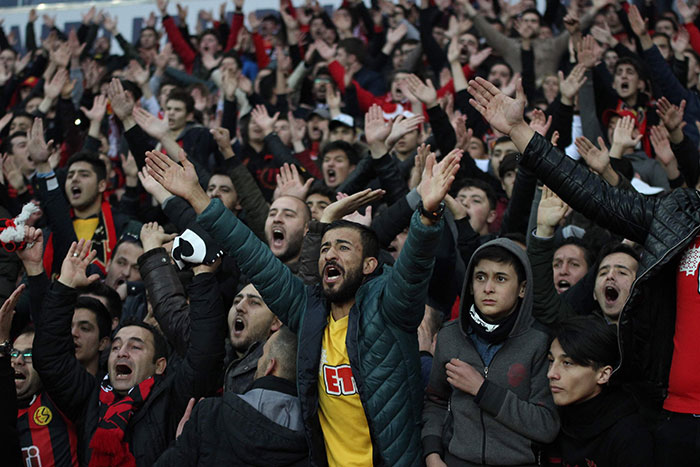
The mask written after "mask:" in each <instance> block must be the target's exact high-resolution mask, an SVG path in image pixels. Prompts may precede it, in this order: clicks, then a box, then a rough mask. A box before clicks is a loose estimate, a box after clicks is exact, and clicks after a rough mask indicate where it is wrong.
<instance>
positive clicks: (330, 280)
mask: <svg viewBox="0 0 700 467" xmlns="http://www.w3.org/2000/svg"><path fill="white" fill-rule="evenodd" d="M344 273H345V270H344V269H343V268H342V267H340V266H339V265H338V264H337V263H335V262H329V263H326V265H325V266H324V267H323V283H324V284H335V283H336V282H338V281H339V280H340V279H342V278H343V274H344Z"/></svg>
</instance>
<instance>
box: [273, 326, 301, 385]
mask: <svg viewBox="0 0 700 467" xmlns="http://www.w3.org/2000/svg"><path fill="white" fill-rule="evenodd" d="M273 337H274V339H273ZM269 338H270V339H273V340H272V342H271V343H270V348H269V354H268V356H269V358H274V359H275V360H276V361H277V363H278V364H279V375H278V376H279V377H280V378H283V379H286V380H288V381H291V382H295V381H296V379H297V342H298V340H297V336H296V335H295V334H294V333H293V332H292V331H290V330H289V328H288V327H287V326H282V327H280V328H279V329H278V330H277V331H275V333H274V334H273V335H272V336H270V337H269Z"/></svg>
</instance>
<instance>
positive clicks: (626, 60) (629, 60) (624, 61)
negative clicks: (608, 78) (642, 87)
mask: <svg viewBox="0 0 700 467" xmlns="http://www.w3.org/2000/svg"><path fill="white" fill-rule="evenodd" d="M622 65H631V66H632V68H634V71H636V72H637V75H639V79H646V74H645V73H644V68H643V67H642V64H641V63H640V62H639V60H637V59H636V58H634V57H628V56H626V55H625V56H622V57H620V58H619V59H618V60H617V62H615V67H614V68H613V75H614V74H615V73H616V72H617V68H618V67H620V66H622Z"/></svg>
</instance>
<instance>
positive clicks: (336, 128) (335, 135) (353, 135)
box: [328, 113, 357, 144]
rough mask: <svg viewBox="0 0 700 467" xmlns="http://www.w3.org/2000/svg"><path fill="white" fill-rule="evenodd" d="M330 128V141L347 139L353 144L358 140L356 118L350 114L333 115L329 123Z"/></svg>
mask: <svg viewBox="0 0 700 467" xmlns="http://www.w3.org/2000/svg"><path fill="white" fill-rule="evenodd" d="M328 129H329V130H330V132H331V135H330V141H331V142H334V141H345V142H346V143H350V144H353V143H355V141H357V130H356V128H355V119H354V118H352V117H351V116H350V115H348V114H343V113H341V114H339V115H336V116H335V117H333V119H332V120H331V122H330V123H329V124H328Z"/></svg>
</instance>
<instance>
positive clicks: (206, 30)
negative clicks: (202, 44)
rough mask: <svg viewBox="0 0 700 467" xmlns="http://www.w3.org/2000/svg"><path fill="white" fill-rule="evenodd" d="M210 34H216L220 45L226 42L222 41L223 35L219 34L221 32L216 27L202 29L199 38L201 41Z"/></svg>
mask: <svg viewBox="0 0 700 467" xmlns="http://www.w3.org/2000/svg"><path fill="white" fill-rule="evenodd" d="M206 35H210V36H214V37H215V38H216V41H217V42H218V43H219V45H221V46H223V45H224V44H222V43H221V36H220V35H219V32H218V31H217V30H216V29H212V28H209V29H205V30H204V31H202V33H201V34H200V35H199V37H198V39H199V40H200V41H201V40H202V38H204V36H206Z"/></svg>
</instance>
